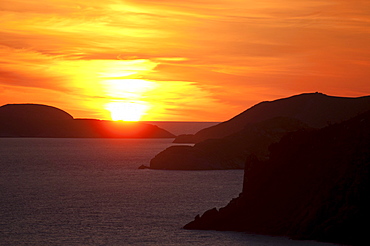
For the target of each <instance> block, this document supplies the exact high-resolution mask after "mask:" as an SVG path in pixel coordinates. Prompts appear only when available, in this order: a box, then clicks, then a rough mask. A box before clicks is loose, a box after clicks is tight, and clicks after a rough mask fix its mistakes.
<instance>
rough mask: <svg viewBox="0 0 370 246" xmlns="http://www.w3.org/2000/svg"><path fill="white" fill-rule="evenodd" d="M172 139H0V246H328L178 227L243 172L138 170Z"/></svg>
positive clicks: (217, 201) (221, 199) (233, 189)
mask: <svg viewBox="0 0 370 246" xmlns="http://www.w3.org/2000/svg"><path fill="white" fill-rule="evenodd" d="M172 140H173V139H53V138H1V139H0V168H1V169H0V191H1V192H0V245H216V246H217V245H249V246H263V245H332V244H324V243H318V242H313V241H294V240H290V239H288V238H282V237H269V236H260V235H251V234H247V233H242V232H218V231H190V230H184V229H182V226H184V225H185V224H186V223H188V222H189V221H191V220H192V219H193V218H194V217H195V216H196V215H197V214H200V213H203V212H205V211H206V210H208V209H211V208H213V207H217V208H220V207H222V206H225V205H226V204H227V203H228V202H229V201H230V200H231V199H232V198H234V197H237V196H238V194H239V193H240V192H241V189H242V182H243V171H242V170H224V171H162V170H141V169H138V167H139V166H140V165H143V164H144V165H149V161H150V159H151V158H152V157H154V156H155V155H156V154H157V153H159V152H160V151H162V150H163V149H165V148H166V147H169V146H170V145H172V143H171V142H172Z"/></svg>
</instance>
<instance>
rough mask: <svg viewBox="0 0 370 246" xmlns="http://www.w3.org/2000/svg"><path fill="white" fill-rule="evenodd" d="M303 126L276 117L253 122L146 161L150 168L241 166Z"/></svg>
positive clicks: (172, 148)
mask: <svg viewBox="0 0 370 246" xmlns="http://www.w3.org/2000/svg"><path fill="white" fill-rule="evenodd" d="M305 128H307V126H306V125H305V124H303V123H302V122H301V121H299V120H296V119H290V118H284V117H276V118H273V119H269V120H266V121H263V122H259V123H256V124H247V125H246V126H245V127H244V129H243V130H241V131H239V132H238V133H235V134H232V135H230V136H227V137H224V138H222V139H208V140H205V141H203V142H200V143H197V144H195V145H194V146H193V147H192V146H181V145H180V146H171V147H169V148H167V149H166V150H164V151H162V152H160V153H159V154H158V155H156V156H155V157H154V158H153V159H152V160H151V161H150V168H152V169H175V170H207V169H241V168H244V164H245V160H246V158H247V157H248V156H249V155H251V154H254V155H258V157H259V159H261V160H265V159H267V158H268V156H269V151H268V147H269V145H270V144H272V143H275V142H278V141H279V140H280V138H281V137H282V136H283V135H284V134H286V133H288V132H292V131H296V130H299V129H305Z"/></svg>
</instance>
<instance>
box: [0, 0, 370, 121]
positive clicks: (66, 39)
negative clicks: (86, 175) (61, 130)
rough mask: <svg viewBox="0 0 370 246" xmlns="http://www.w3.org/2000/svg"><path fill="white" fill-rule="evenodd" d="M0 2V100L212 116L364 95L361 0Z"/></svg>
mask: <svg viewBox="0 0 370 246" xmlns="http://www.w3.org/2000/svg"><path fill="white" fill-rule="evenodd" d="M0 12H1V14H0V105H3V104H7V103H41V104H47V105H52V106H55V107H59V108H61V109H63V110H66V111H67V112H69V113H71V114H72V115H73V116H74V117H77V118H97V119H111V118H112V117H113V118H114V119H135V120H137V119H140V120H159V121H162V120H177V121H224V120H227V119H229V118H231V117H233V116H234V115H236V114H238V113H240V112H241V111H244V110H245V109H247V108H249V107H250V106H252V105H254V104H256V103H258V102H260V101H266V100H274V99H277V98H281V97H287V96H291V95H294V94H299V93H304V92H316V91H318V92H322V93H325V94H329V95H336V96H350V97H351V96H353V97H355V96H364V95H369V94H370V83H369V78H370V42H369V40H370V32H369V30H370V2H368V1H361V0H354V1H342V0H334V1H332V0H330V1H329V0H323V1H311V0H301V1H290V0H280V1H273V0H266V1H262V2H256V1H239V0H231V1H226V0H218V1H176V2H173V1H164V0H161V1H147V0H145V1H130V0H129V1H116V0H106V1H94V0H92V1H91V0H89V1H88V0H75V1H69V0H50V1H47V3H45V2H35V1H23V0H2V1H1V3H0ZM114 105H115V106H114ZM119 105H121V106H119ZM122 108H125V109H126V110H122ZM130 108H133V110H131V109H130ZM129 111H131V112H132V111H134V112H132V113H131V114H132V115H133V116H132V117H131V118H130V117H128V116H122V115H121V116H119V117H118V116H117V115H120V114H123V113H122V112H129ZM125 114H126V113H125ZM134 115H135V116H134ZM139 115H140V116H139Z"/></svg>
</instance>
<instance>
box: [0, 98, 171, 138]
mask: <svg viewBox="0 0 370 246" xmlns="http://www.w3.org/2000/svg"><path fill="white" fill-rule="evenodd" d="M0 137H50V138H174V137H175V136H174V135H173V134H172V133H170V132H168V131H166V130H164V129H162V128H159V127H158V126H156V125H152V124H146V123H142V122H118V121H108V120H96V119H74V118H73V116H72V115H70V114H68V113H67V112H65V111H63V110H61V109H58V108H55V107H52V106H47V105H40V104H7V105H4V106H1V107H0Z"/></svg>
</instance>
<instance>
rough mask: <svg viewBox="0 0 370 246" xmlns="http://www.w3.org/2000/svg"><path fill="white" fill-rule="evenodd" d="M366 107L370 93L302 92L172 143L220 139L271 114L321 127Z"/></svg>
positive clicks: (368, 106) (271, 115) (263, 103)
mask: <svg viewBox="0 0 370 246" xmlns="http://www.w3.org/2000/svg"><path fill="white" fill-rule="evenodd" d="M369 109H370V96H364V97H357V98H350V97H334V96H327V95H325V94H322V93H304V94H300V95H295V96H292V97H288V98H282V99H278V100H274V101H266V102H261V103H258V104H256V105H254V106H253V107H251V108H249V109H247V110H246V111H244V112H242V113H240V114H239V115H237V116H235V117H233V118H232V119H230V120H228V121H225V122H222V123H220V124H218V125H215V126H211V127H208V128H205V129H202V130H200V131H199V132H197V133H196V134H195V135H194V136H193V137H192V138H190V137H189V136H187V137H186V138H185V139H184V138H183V139H180V138H179V139H178V140H177V139H175V142H184V141H187V142H192V143H198V142H201V141H204V140H206V139H211V138H223V137H226V136H228V135H231V134H233V133H236V132H238V131H240V130H242V129H243V128H244V127H245V125H246V124H249V123H257V122H261V121H264V120H267V119H271V118H274V117H288V118H294V119H298V120H300V121H302V122H303V123H305V124H307V125H308V126H310V127H314V128H322V127H325V126H327V125H328V124H334V123H339V122H342V121H344V120H347V119H349V118H351V117H354V116H356V115H358V114H360V113H363V112H365V111H367V110H369Z"/></svg>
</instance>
